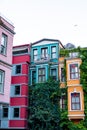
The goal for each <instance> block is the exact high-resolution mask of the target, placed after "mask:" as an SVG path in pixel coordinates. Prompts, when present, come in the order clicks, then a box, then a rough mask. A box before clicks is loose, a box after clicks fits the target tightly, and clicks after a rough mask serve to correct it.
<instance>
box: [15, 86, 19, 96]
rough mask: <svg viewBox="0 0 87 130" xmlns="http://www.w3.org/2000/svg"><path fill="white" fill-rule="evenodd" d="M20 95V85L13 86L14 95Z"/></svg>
mask: <svg viewBox="0 0 87 130" xmlns="http://www.w3.org/2000/svg"><path fill="white" fill-rule="evenodd" d="M19 94H20V85H18V86H15V95H19Z"/></svg>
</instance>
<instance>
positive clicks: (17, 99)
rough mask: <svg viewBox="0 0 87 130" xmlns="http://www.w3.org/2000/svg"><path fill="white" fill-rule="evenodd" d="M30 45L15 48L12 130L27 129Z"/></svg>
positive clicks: (11, 93)
mask: <svg viewBox="0 0 87 130" xmlns="http://www.w3.org/2000/svg"><path fill="white" fill-rule="evenodd" d="M29 63H30V45H29V44H27V45H21V46H15V47H13V58H12V64H13V67H12V78H11V91H10V111H9V113H10V120H9V128H10V129H26V128H27V116H28V84H29Z"/></svg>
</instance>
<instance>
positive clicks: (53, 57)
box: [51, 46, 56, 59]
mask: <svg viewBox="0 0 87 130" xmlns="http://www.w3.org/2000/svg"><path fill="white" fill-rule="evenodd" d="M54 47H55V51H53V48H54ZM54 54H55V56H53V55H54ZM51 58H52V59H55V58H56V46H52V47H51Z"/></svg>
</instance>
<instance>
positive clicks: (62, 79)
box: [60, 67, 65, 82]
mask: <svg viewBox="0 0 87 130" xmlns="http://www.w3.org/2000/svg"><path fill="white" fill-rule="evenodd" d="M62 69H63V70H62ZM62 72H63V73H62ZM60 75H61V77H60V81H61V82H65V75H64V67H61V68H60Z"/></svg>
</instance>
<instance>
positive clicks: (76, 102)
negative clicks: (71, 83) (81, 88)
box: [71, 92, 81, 111]
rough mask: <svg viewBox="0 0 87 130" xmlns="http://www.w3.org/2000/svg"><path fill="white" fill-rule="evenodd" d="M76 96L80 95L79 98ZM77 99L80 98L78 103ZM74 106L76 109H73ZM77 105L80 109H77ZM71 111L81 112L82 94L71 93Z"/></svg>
mask: <svg viewBox="0 0 87 130" xmlns="http://www.w3.org/2000/svg"><path fill="white" fill-rule="evenodd" d="M72 94H74V96H73V97H72ZM75 94H79V96H75ZM73 98H75V99H73ZM76 98H78V99H79V101H76V100H77V99H76ZM73 100H75V101H73ZM73 105H74V108H73ZM77 105H78V106H79V108H77ZM71 110H72V111H75V110H76V111H78V110H79V111H80V110H81V98H80V92H73V93H71Z"/></svg>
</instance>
